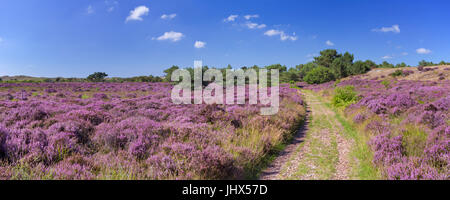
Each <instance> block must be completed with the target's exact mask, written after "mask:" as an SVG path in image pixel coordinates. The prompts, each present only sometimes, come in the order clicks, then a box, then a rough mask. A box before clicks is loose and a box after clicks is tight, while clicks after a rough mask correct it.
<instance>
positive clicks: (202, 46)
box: [194, 41, 206, 49]
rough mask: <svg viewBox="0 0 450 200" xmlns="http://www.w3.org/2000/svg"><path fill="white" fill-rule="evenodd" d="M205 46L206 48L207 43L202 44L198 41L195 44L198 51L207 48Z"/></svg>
mask: <svg viewBox="0 0 450 200" xmlns="http://www.w3.org/2000/svg"><path fill="white" fill-rule="evenodd" d="M205 46H206V42H202V41H196V42H195V44H194V47H195V48H197V49H201V48H205Z"/></svg>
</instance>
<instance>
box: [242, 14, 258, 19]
mask: <svg viewBox="0 0 450 200" xmlns="http://www.w3.org/2000/svg"><path fill="white" fill-rule="evenodd" d="M258 17H259V15H245V16H244V18H245V19H246V20H250V19H252V18H258Z"/></svg>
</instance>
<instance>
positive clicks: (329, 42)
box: [325, 40, 334, 47]
mask: <svg viewBox="0 0 450 200" xmlns="http://www.w3.org/2000/svg"><path fill="white" fill-rule="evenodd" d="M325 44H326V45H328V46H330V47H331V46H334V43H333V42H331V41H330V40H327V41H326V42H325Z"/></svg>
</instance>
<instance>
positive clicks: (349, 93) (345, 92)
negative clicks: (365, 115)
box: [331, 86, 358, 107]
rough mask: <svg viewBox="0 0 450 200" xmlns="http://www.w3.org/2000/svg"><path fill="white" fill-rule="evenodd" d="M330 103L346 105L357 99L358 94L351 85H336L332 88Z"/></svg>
mask: <svg viewBox="0 0 450 200" xmlns="http://www.w3.org/2000/svg"><path fill="white" fill-rule="evenodd" d="M334 93H335V94H334V96H333V99H332V102H331V103H332V104H333V106H335V107H347V106H348V105H351V104H354V103H356V102H357V101H358V96H357V94H356V92H355V88H354V87H353V86H344V87H337V88H336V89H334Z"/></svg>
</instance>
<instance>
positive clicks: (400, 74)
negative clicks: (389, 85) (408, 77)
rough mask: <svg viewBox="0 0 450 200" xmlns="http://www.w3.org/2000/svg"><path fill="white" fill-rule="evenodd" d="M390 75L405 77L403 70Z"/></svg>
mask: <svg viewBox="0 0 450 200" xmlns="http://www.w3.org/2000/svg"><path fill="white" fill-rule="evenodd" d="M389 75H391V76H392V77H397V76H403V71H402V70H399V69H397V70H395V72H394V73H392V74H389Z"/></svg>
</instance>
